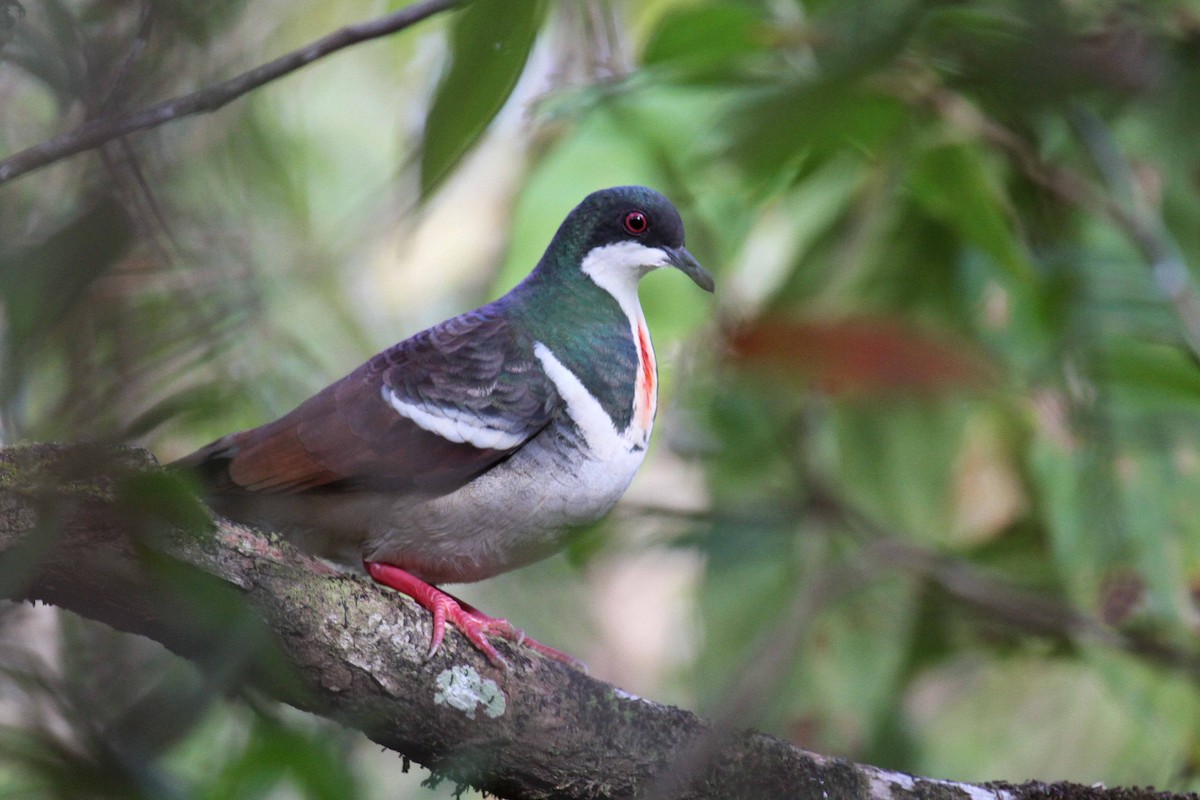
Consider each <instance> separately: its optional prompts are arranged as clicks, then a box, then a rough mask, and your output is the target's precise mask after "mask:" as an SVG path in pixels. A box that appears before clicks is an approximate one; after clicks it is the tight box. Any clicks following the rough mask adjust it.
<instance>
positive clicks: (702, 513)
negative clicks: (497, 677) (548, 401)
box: [0, 0, 1200, 798]
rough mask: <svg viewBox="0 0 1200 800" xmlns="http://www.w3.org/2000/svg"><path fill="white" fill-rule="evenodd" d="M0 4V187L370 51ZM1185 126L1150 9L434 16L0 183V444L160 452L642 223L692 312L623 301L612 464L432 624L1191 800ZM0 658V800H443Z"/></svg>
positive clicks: (655, 300) (123, 654) (651, 288)
mask: <svg viewBox="0 0 1200 800" xmlns="http://www.w3.org/2000/svg"><path fill="white" fill-rule="evenodd" d="M0 5H4V10H2V11H0V31H5V32H4V33H0V42H3V45H2V46H3V49H2V50H0V58H2V60H0V154H8V153H12V152H15V151H17V150H19V149H21V148H23V147H26V146H29V145H31V144H34V143H37V142H39V141H41V140H43V139H45V138H48V137H50V136H52V135H54V134H56V133H58V132H61V131H64V130H69V129H70V128H72V127H74V126H76V125H78V124H79V123H81V122H82V121H84V120H87V119H91V118H95V117H97V116H102V115H105V114H111V113H113V112H115V111H118V110H121V109H129V108H137V107H140V106H143V105H146V104H149V103H151V102H155V101H157V100H160V99H163V98H166V97H170V96H172V95H176V94H180V93H183V92H186V91H190V90H193V89H195V88H198V87H202V86H205V85H208V84H211V83H213V82H215V81H217V80H220V79H223V78H226V77H229V76H230V75H232V74H235V73H237V72H239V71H241V70H243V69H246V68H249V67H251V66H254V65H256V64H258V63H260V62H262V61H264V60H266V59H267V58H269V57H273V56H274V55H275V54H278V53H282V52H284V51H287V50H290V49H293V48H295V47H298V46H300V45H301V44H303V43H305V42H307V41H309V40H311V39H313V38H316V37H317V36H320V35H322V34H324V33H326V32H328V31H330V30H333V29H335V28H337V27H339V26H341V25H344V24H347V23H349V22H352V21H357V20H359V19H363V18H367V17H370V16H372V15H377V14H379V13H382V12H383V11H384V10H386V9H385V6H384V4H381V3H378V2H364V1H361V0H343V1H342V2H337V3H329V2H323V3H318V2H295V1H294V0H293V2H288V3H283V2H277V1H276V0H260V1H259V2H254V3H247V2H242V1H241V0H223V2H213V3H205V4H192V3H187V2H178V1H177V0H143V1H142V2H133V0H128V1H122V2H91V1H90V0H44V1H43V0H37V1H36V2H35V1H34V0H26V2H25V6H24V10H25V12H26V13H24V14H21V13H19V9H17V8H16V7H15V6H13V5H12V4H11V2H9V3H5V4H0ZM6 23H7V24H6ZM1198 91H1200V3H1197V2H1194V0H1154V2H1144V3H1138V4H1131V3H1123V2H1105V1H1103V0H1059V1H1048V0H962V1H960V2H950V1H949V0H946V1H944V2H933V1H932V0H927V1H925V2H918V1H917V0H906V1H898V2H890V3H872V2H866V0H841V2H830V1H829V0H770V1H768V0H763V1H762V2H754V1H752V0H745V1H744V2H733V1H732V0H723V1H718V0H641V2H636V3H633V2H611V3H610V2H603V0H562V2H558V3H538V2H532V0H507V1H506V2H502V1H501V0H491V1H490V2H484V1H482V0H481V2H478V3H476V4H475V5H473V6H471V7H470V8H468V9H467V10H464V11H459V12H455V13H454V14H452V15H442V16H440V17H437V18H435V19H432V20H430V21H428V22H426V23H423V24H421V25H420V26H418V27H416V28H413V29H411V30H408V31H405V32H402V33H400V34H398V35H396V36H393V37H390V38H388V39H386V40H383V41H379V42H374V43H368V44H364V45H361V46H358V47H355V48H351V49H349V50H347V51H344V52H342V53H340V54H338V55H336V56H333V57H331V58H328V59H325V60H321V61H318V62H317V63H315V64H314V65H312V66H310V67H308V68H307V69H305V70H304V71H302V72H299V73H297V74H295V75H292V76H290V77H288V78H286V79H284V80H282V81H279V82H276V83H273V84H270V85H269V86H267V87H265V88H263V89H261V90H258V91H256V92H254V93H252V94H251V95H250V96H248V97H247V98H245V99H244V100H242V101H239V102H237V103H235V104H233V105H231V106H229V107H227V108H226V109H224V110H222V111H220V112H218V113H215V114H211V115H207V116H204V117H198V118H191V119H188V120H183V121H177V122H174V123H172V124H168V125H166V126H163V127H161V128H158V129H156V130H155V131H153V132H150V133H144V134H138V135H133V136H130V137H127V138H126V139H123V140H120V141H118V142H114V143H110V144H109V145H106V146H105V147H103V148H102V149H100V150H99V151H95V152H92V153H88V154H85V155H82V156H77V157H74V158H70V159H67V160H65V161H62V162H59V163H57V164H55V165H53V166H51V167H48V168H45V169H43V170H41V171H38V172H36V173H33V174H31V175H28V176H25V177H23V178H21V179H19V180H16V181H13V182H11V183H8V184H6V185H3V186H0V312H2V313H0V320H2V321H3V327H2V328H0V348H2V350H0V360H2V365H3V366H2V371H0V439H2V441H3V443H5V444H9V443H14V442H19V441H23V440H49V439H77V438H90V439H99V440H112V441H136V442H139V443H143V444H146V445H148V446H150V447H151V448H152V449H153V450H155V452H157V453H158V454H160V456H161V457H162V458H163V459H164V460H166V459H169V458H173V457H177V456H179V455H182V454H184V453H186V452H187V451H188V450H190V449H192V448H194V447H196V446H199V445H201V444H203V443H204V442H206V441H208V440H209V439H211V438H213V437H215V436H216V435H219V434H221V433H224V432H226V431H229V430H232V429H235V428H238V427H247V426H251V425H255V424H259V423H260V422H262V421H265V420H266V419H268V418H270V417H273V416H275V415H278V414H279V413H282V412H284V411H286V410H288V409H289V408H291V407H292V405H294V404H295V403H296V402H298V401H299V400H300V399H302V398H303V397H305V396H307V394H308V393H310V392H312V391H314V390H316V389H318V388H320V387H321V386H323V385H324V384H325V383H327V382H329V381H330V380H332V379H334V378H336V377H338V376H340V375H341V374H343V373H344V372H345V371H348V370H349V369H350V368H351V367H352V366H353V365H356V364H357V363H359V362H360V361H361V360H362V359H364V358H365V357H367V356H369V355H370V354H371V353H373V352H374V351H376V350H377V349H380V348H382V347H383V346H386V345H387V344H390V343H391V342H393V341H396V340H398V339H400V338H402V337H404V336H407V335H409V334H411V333H413V332H415V331H417V330H419V329H420V328H422V327H423V326H425V325H428V324H431V323H433V322H436V321H438V320H440V319H442V318H444V317H446V316H448V315H450V314H453V313H458V312H459V311H462V310H465V309H466V308H469V307H471V306H473V305H475V304H477V303H479V302H482V301H484V300H487V299H490V298H492V297H494V296H496V295H498V294H499V293H500V292H502V291H504V290H506V289H507V288H508V287H510V286H511V285H512V284H513V283H514V282H515V281H516V280H517V279H519V277H521V276H522V275H523V274H524V273H525V272H527V271H528V269H529V268H530V267H531V266H532V265H533V263H534V262H535V261H536V259H537V257H538V255H539V254H540V251H541V249H542V248H543V247H544V246H545V242H546V241H547V240H548V237H549V235H550V234H551V233H552V231H553V230H554V228H555V227H556V225H557V223H558V221H559V220H561V218H562V216H563V215H564V214H565V212H566V211H567V210H568V209H569V208H570V207H571V206H572V205H574V203H576V202H577V201H578V200H579V199H580V198H582V196H583V195H584V194H585V193H587V192H588V191H591V190H593V189H596V188H600V187H603V186H608V185H614V184H618V183H630V182H636V183H645V184H649V185H652V186H655V187H657V188H659V189H660V190H662V191H663V192H664V193H666V194H667V195H668V196H670V197H671V198H673V199H674V200H675V202H676V203H677V204H678V205H679V206H680V207H681V209H682V211H683V214H684V218H685V220H686V222H687V225H688V235H689V247H690V249H691V250H692V251H693V252H694V253H695V254H696V255H697V256H698V257H699V259H700V260H701V262H702V263H704V264H705V265H706V266H708V267H709V268H710V269H711V270H712V271H713V272H714V273H716V275H717V277H718V293H717V300H716V302H715V305H713V304H712V303H711V302H710V301H709V300H708V299H707V298H705V297H700V296H699V294H700V293H698V292H696V291H695V290H694V287H692V286H691V285H690V284H688V283H687V281H685V280H683V279H681V278H680V277H679V276H678V275H671V274H655V275H652V276H650V277H649V278H647V279H646V281H644V284H643V289H642V297H643V302H644V305H645V307H646V312H647V316H648V318H649V322H650V326H651V328H652V330H653V331H654V333H655V340H656V345H657V349H658V351H659V361H660V368H661V370H662V373H663V390H662V404H661V406H660V414H659V429H658V432H657V434H656V440H655V444H654V446H653V448H652V451H651V454H650V458H649V460H648V464H647V467H646V469H645V470H644V471H643V474H641V475H640V476H639V478H638V480H637V481H636V482H635V485H634V487H633V489H632V490H631V492H630V495H629V497H628V499H627V502H626V503H624V504H623V506H622V507H621V509H619V511H618V512H617V513H615V514H614V515H613V517H612V518H611V519H609V520H608V521H606V522H605V523H603V524H602V525H601V526H599V527H598V529H597V530H595V531H591V532H589V535H587V536H585V537H583V538H582V539H581V540H580V541H579V543H578V545H577V546H576V547H574V548H573V549H572V550H571V551H570V552H569V553H568V554H566V556H565V557H558V558H555V559H552V560H550V561H548V562H546V563H543V564H541V565H537V566H535V567H531V568H528V569H525V570H522V571H520V572H518V573H516V574H513V575H509V576H504V577H502V578H498V579H495V580H493V581H490V582H488V583H486V584H485V585H483V586H479V587H469V588H468V589H467V590H466V593H467V594H468V596H469V598H470V599H472V600H475V601H478V602H480V603H482V604H485V607H487V608H491V609H496V610H497V611H498V612H499V613H503V614H504V615H506V616H508V617H509V618H511V619H514V620H516V621H518V622H519V623H520V624H522V625H524V626H525V627H526V628H527V629H528V630H529V631H530V632H531V634H532V635H535V636H536V637H537V638H539V639H541V640H542V641H546V642H548V643H551V644H554V645H555V646H559V647H562V648H564V649H566V650H568V651H571V652H575V653H577V654H579V655H580V656H582V657H583V658H584V659H585V660H586V661H588V662H589V663H590V664H591V666H592V670H593V673H594V674H596V675H597V676H598V677H601V678H604V679H608V680H612V681H614V682H616V683H618V684H620V685H622V686H625V687H626V688H629V689H631V690H633V691H636V692H638V693H640V694H644V695H648V696H652V697H655V698H656V699H662V700H666V701H671V702H677V703H680V704H683V705H686V706H689V707H692V708H695V709H697V710H698V711H701V712H703V713H709V714H717V715H724V716H726V717H728V718H730V719H732V720H734V721H736V722H737V723H738V724H744V725H753V726H756V727H760V728H762V729H763V730H767V731H769V732H772V733H775V734H777V735H781V736H785V737H789V738H791V739H793V740H794V741H797V742H798V743H800V744H802V745H804V746H806V747H809V748H812V749H815V750H818V751H821V752H825V753H831V754H836V755H841V756H847V757H850V758H854V759H858V760H867V761H871V762H873V763H877V764H880V765H882V766H887V767H893V768H897V769H901V770H906V771H911V772H915V773H921V774H927V775H931V776H934V777H942V778H955V779H964V780H971V779H1005V780H1010V781H1019V780H1023V779H1026V778H1039V779H1046V780H1056V779H1072V780H1077V781H1082V782H1086V783H1092V782H1099V781H1102V782H1104V783H1107V784H1110V785H1114V784H1154V785H1157V786H1159V787H1161V788H1170V789H1177V790H1197V789H1200V778H1198V777H1197V767H1198V764H1200V722H1198V721H1200V688H1198V684H1197V675H1198V674H1200V648H1198V647H1197V643H1196V634H1197V628H1198V625H1200V616H1198V607H1197V602H1198V598H1200V513H1197V512H1198V510H1200V509H1197V504H1198V503H1200V500H1197V498H1200V303H1197V300H1196V295H1195V288H1194V280H1195V279H1194V275H1193V270H1194V269H1196V268H1197V265H1200V225H1198V224H1197V220H1200V150H1197V148H1196V147H1195V131H1196V130H1197V123H1198V122H1200V119H1198V118H1197V117H1198V114H1200V111H1198V109H1200V106H1198V105H1197V104H1196V102H1195V98H1196V97H1197V96H1198V94H1197V92H1198ZM3 579H5V580H15V579H19V575H18V576H16V577H14V575H13V574H12V570H8V571H5V573H4V576H3ZM231 613H236V612H231ZM2 623H3V631H4V639H3V646H2V649H0V659H2V661H3V669H4V671H5V674H6V676H7V678H8V679H7V680H6V681H4V683H3V684H0V701H2V703H3V708H2V711H3V714H4V718H5V720H7V725H6V726H5V727H4V728H3V730H2V731H0V753H3V761H2V764H0V792H2V793H7V794H11V795H12V796H39V797H40V796H64V797H65V796H80V795H82V794H85V793H86V794H87V795H90V796H119V797H131V796H139V795H140V796H154V797H163V796H171V797H181V798H182V797H186V798H192V797H195V798H203V797H233V796H236V797H268V796H269V797H288V796H298V797H339V798H340V797H364V798H366V797H397V796H414V797H428V796H448V794H449V793H448V792H447V790H446V787H445V786H442V787H440V788H437V789H433V790H430V789H421V788H418V787H417V786H416V784H417V782H418V781H419V780H420V777H421V776H408V777H401V776H400V775H399V772H400V768H401V766H402V765H400V764H398V763H397V762H396V759H394V758H393V757H392V756H390V755H388V754H380V753H378V752H377V751H376V750H375V749H374V748H372V747H371V746H369V745H368V744H366V743H365V742H364V741H361V740H359V739H358V738H356V737H355V736H353V735H351V734H349V733H346V732H343V731H340V730H331V729H330V727H329V725H328V724H325V723H322V722H321V721H319V720H314V719H311V718H308V717H304V716H301V715H298V714H296V713H294V712H291V711H290V710H288V709H286V708H280V707H274V706H272V705H269V704H267V703H265V702H263V701H261V700H259V699H257V698H255V697H253V696H249V697H247V696H242V695H241V694H240V693H239V692H238V690H237V689H236V679H235V678H236V668H233V667H229V668H227V669H220V668H216V667H214V665H209V666H210V668H209V669H206V670H204V671H198V670H196V669H194V668H193V667H191V666H189V665H185V664H182V663H180V662H178V661H176V660H174V659H172V658H170V657H169V656H167V655H165V654H164V653H162V652H160V651H159V649H158V648H156V647H154V646H152V645H150V644H148V643H146V642H143V641H137V640H131V639H130V638H129V637H124V636H119V635H117V634H114V633H112V632H110V631H107V630H102V629H97V628H96V627H94V626H91V625H87V624H84V623H81V622H80V621H79V620H77V619H73V618H63V617H59V616H56V615H53V614H48V613H45V610H44V609H29V608H12V609H8V610H7V611H6V612H5V615H4V618H3V620H2ZM232 661H233V662H234V663H236V659H232ZM226 666H228V665H226ZM164 709H167V710H169V711H170V713H169V714H168V713H164ZM414 772H415V771H414Z"/></svg>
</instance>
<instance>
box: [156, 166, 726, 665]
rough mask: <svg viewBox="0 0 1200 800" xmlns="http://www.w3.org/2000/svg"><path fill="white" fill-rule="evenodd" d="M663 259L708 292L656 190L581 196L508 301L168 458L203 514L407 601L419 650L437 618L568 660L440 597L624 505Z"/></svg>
mask: <svg viewBox="0 0 1200 800" xmlns="http://www.w3.org/2000/svg"><path fill="white" fill-rule="evenodd" d="M660 267H675V268H677V269H679V270H680V271H682V272H683V273H684V274H685V275H687V276H688V277H689V278H691V280H692V281H693V282H695V284H696V285H697V286H699V287H700V288H701V289H703V290H705V291H706V292H710V293H711V292H713V291H714V280H713V277H712V275H711V274H710V273H709V272H708V271H707V270H706V269H704V268H703V267H702V266H701V265H700V263H699V262H698V261H697V260H696V259H695V258H694V257H693V256H692V254H691V253H690V252H689V251H688V250H687V248H686V246H685V245H684V226H683V220H682V219H681V217H680V214H679V212H678V210H677V209H676V208H675V206H674V205H672V204H671V202H670V201H669V200H668V199H667V198H666V197H664V196H663V195H662V194H660V193H658V192H657V191H654V190H653V189H649V188H646V187H644V186H617V187H613V188H609V189H603V190H600V191H596V192H593V193H591V194H589V195H587V196H586V197H585V198H584V199H583V201H582V202H581V203H579V205H578V206H576V207H575V208H574V209H573V210H572V211H571V212H570V213H568V214H567V216H566V218H565V219H564V220H563V222H562V224H561V225H560V226H559V228H558V230H557V232H556V233H555V234H554V236H553V238H552V239H551V241H550V243H549V245H548V247H547V248H546V250H545V253H544V254H543V255H542V257H541V259H540V260H539V261H538V262H537V264H536V266H535V267H534V268H533V270H532V271H531V272H530V273H529V274H528V275H527V276H526V277H525V278H524V279H523V280H522V281H521V282H520V283H518V284H517V285H516V286H515V287H514V288H513V289H511V290H510V291H509V292H508V293H507V294H505V295H503V296H502V297H500V298H499V299H497V300H494V301H492V302H490V303H488V304H486V305H483V306H481V307H480V308H477V309H475V310H473V311H468V312H466V313H464V314H461V315H459V316H456V317H453V318H451V319H448V320H446V321H444V322H442V323H440V324H437V325H434V326H433V327H431V328H428V329H426V330H423V331H421V332H420V333H417V334H415V335H413V336H411V337H410V338H407V339H405V340H403V341H401V342H400V343H398V344H396V345H393V346H392V347H389V348H388V349H386V350H384V351H382V352H380V353H378V354H377V355H375V356H374V357H372V358H371V359H369V360H368V361H367V362H366V363H364V364H362V365H361V366H359V367H358V368H357V369H355V370H353V371H352V372H350V373H349V374H348V375H346V376H345V377H343V378H341V379H340V380H338V381H336V382H334V383H332V384H330V385H329V386H327V387H326V388H324V389H322V390H321V391H319V392H317V393H316V394H315V395H313V396H312V397H310V398H308V399H307V400H305V401H304V402H302V403H300V405H299V406H297V407H296V408H295V409H293V410H292V411H290V412H288V413H287V414H284V415H283V416H282V417H280V418H279V419H277V420H275V421H273V422H268V423H266V424H264V425H262V426H260V427H257V428H252V429H249V430H244V431H240V432H236V433H231V434H229V435H226V436H222V437H221V438H219V439H217V440H216V441H214V442H212V443H211V444H209V445H207V446H205V447H202V448H200V449H199V450H197V451H195V452H194V453H192V454H191V455H188V456H185V457H184V458H182V459H180V460H179V461H176V462H175V463H174V464H173V465H172V466H173V467H174V468H177V469H185V470H188V471H189V472H191V473H192V474H193V475H195V476H196V477H197V478H198V479H199V481H200V482H201V485H202V491H203V494H204V498H205V500H206V502H207V503H208V504H209V506H210V507H211V508H213V510H214V511H216V512H217V513H218V514H220V515H222V516H225V517H227V518H230V519H232V520H235V521H238V522H243V523H246V524H249V525H253V526H256V527H263V528H267V529H271V530H275V531H279V532H281V533H283V534H284V535H285V536H286V537H288V538H289V539H290V540H292V541H293V542H295V543H296V544H297V545H298V546H300V547H301V548H302V549H304V550H307V551H309V552H310V553H312V554H314V555H316V556H319V557H321V558H324V559H327V560H329V561H332V562H335V563H341V564H345V565H347V566H350V567H351V568H358V567H359V566H361V568H362V569H363V570H365V572H366V573H367V575H369V576H370V577H371V578H372V579H374V580H375V581H376V582H378V583H380V584H383V585H385V586H387V587H390V588H391V589H394V590H396V591H398V592H400V593H402V594H404V595H407V596H409V597H411V598H412V599H414V600H415V601H416V602H417V603H419V604H420V605H421V606H423V607H424V608H425V609H427V610H428V611H429V612H430V613H431V614H432V617H433V633H432V637H431V642H430V647H429V651H428V656H427V657H432V656H433V655H434V654H435V653H436V652H437V651H438V649H439V647H440V645H441V643H442V641H443V637H444V633H445V626H446V624H447V623H452V624H453V625H454V626H455V627H457V628H458V629H459V630H460V631H461V632H462V633H463V634H464V635H465V636H466V637H467V639H468V640H470V642H471V643H472V644H474V646H475V647H477V648H478V649H479V650H481V651H482V652H483V653H484V654H485V655H486V656H487V658H488V659H489V660H490V661H491V662H492V663H493V664H494V665H497V666H500V667H505V668H506V667H507V661H506V660H505V659H504V658H503V656H502V655H501V654H500V652H499V651H498V650H497V649H496V647H495V645H494V644H493V643H492V642H491V640H490V638H489V637H499V638H502V639H508V640H511V641H513V642H515V643H517V644H518V645H523V646H525V647H528V648H531V649H532V650H534V651H536V652H539V653H541V654H542V655H544V656H547V657H550V658H553V659H555V660H558V661H562V662H565V663H567V664H572V665H575V666H580V662H578V661H576V660H575V659H574V658H572V657H571V656H569V655H567V654H565V653H562V652H560V651H558V650H556V649H554V648H552V647H549V646H547V645H543V644H541V643H540V642H537V641H535V640H533V639H531V638H528V637H526V636H525V635H524V633H523V632H522V631H520V630H519V629H518V628H516V627H515V626H513V625H511V624H510V623H509V622H508V621H507V620H506V619H503V618H498V617H491V616H488V615H487V614H484V613H483V612H482V611H480V610H479V609H477V608H475V607H474V606H471V605H469V604H468V603H466V602H463V601H461V600H459V599H458V598H457V597H455V596H454V595H452V594H450V593H448V592H445V591H443V590H442V589H440V588H438V585H439V584H447V583H451V584H453V583H464V582H472V581H478V580H482V579H485V578H489V577H492V576H494V575H497V574H499V573H502V572H506V571H509V570H512V569H516V568H518V567H522V566H525V565H527V564H530V563H532V562H534V561H537V560H539V559H542V558H545V557H547V556H549V555H552V554H553V553H555V552H557V551H558V550H560V549H562V548H563V547H564V546H565V545H566V544H567V542H568V539H569V536H570V533H571V531H572V530H574V529H577V528H578V527H580V526H583V525H587V524H589V523H592V522H595V521H596V520H598V519H600V518H601V517H603V516H604V515H605V514H607V513H608V512H609V511H610V510H611V509H612V508H613V507H614V505H615V504H616V503H617V501H618V499H619V498H620V497H621V496H622V495H623V494H624V492H625V490H626V489H627V488H628V486H629V484H630V482H631V481H632V480H633V477H634V474H635V473H636V471H637V469H638V467H639V466H640V465H641V463H642V460H643V458H644V457H645V455H646V448H647V445H648V443H649V440H650V433H651V430H652V428H653V426H654V419H655V411H656V408H657V388H658V378H657V366H656V362H655V357H654V348H653V346H652V343H651V339H650V333H649V331H648V329H647V327H646V319H645V315H644V314H643V312H642V308H641V304H640V302H639V299H638V282H639V280H640V279H641V278H642V276H643V275H645V274H647V273H648V272H650V271H652V270H655V269H658V268H660Z"/></svg>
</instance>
